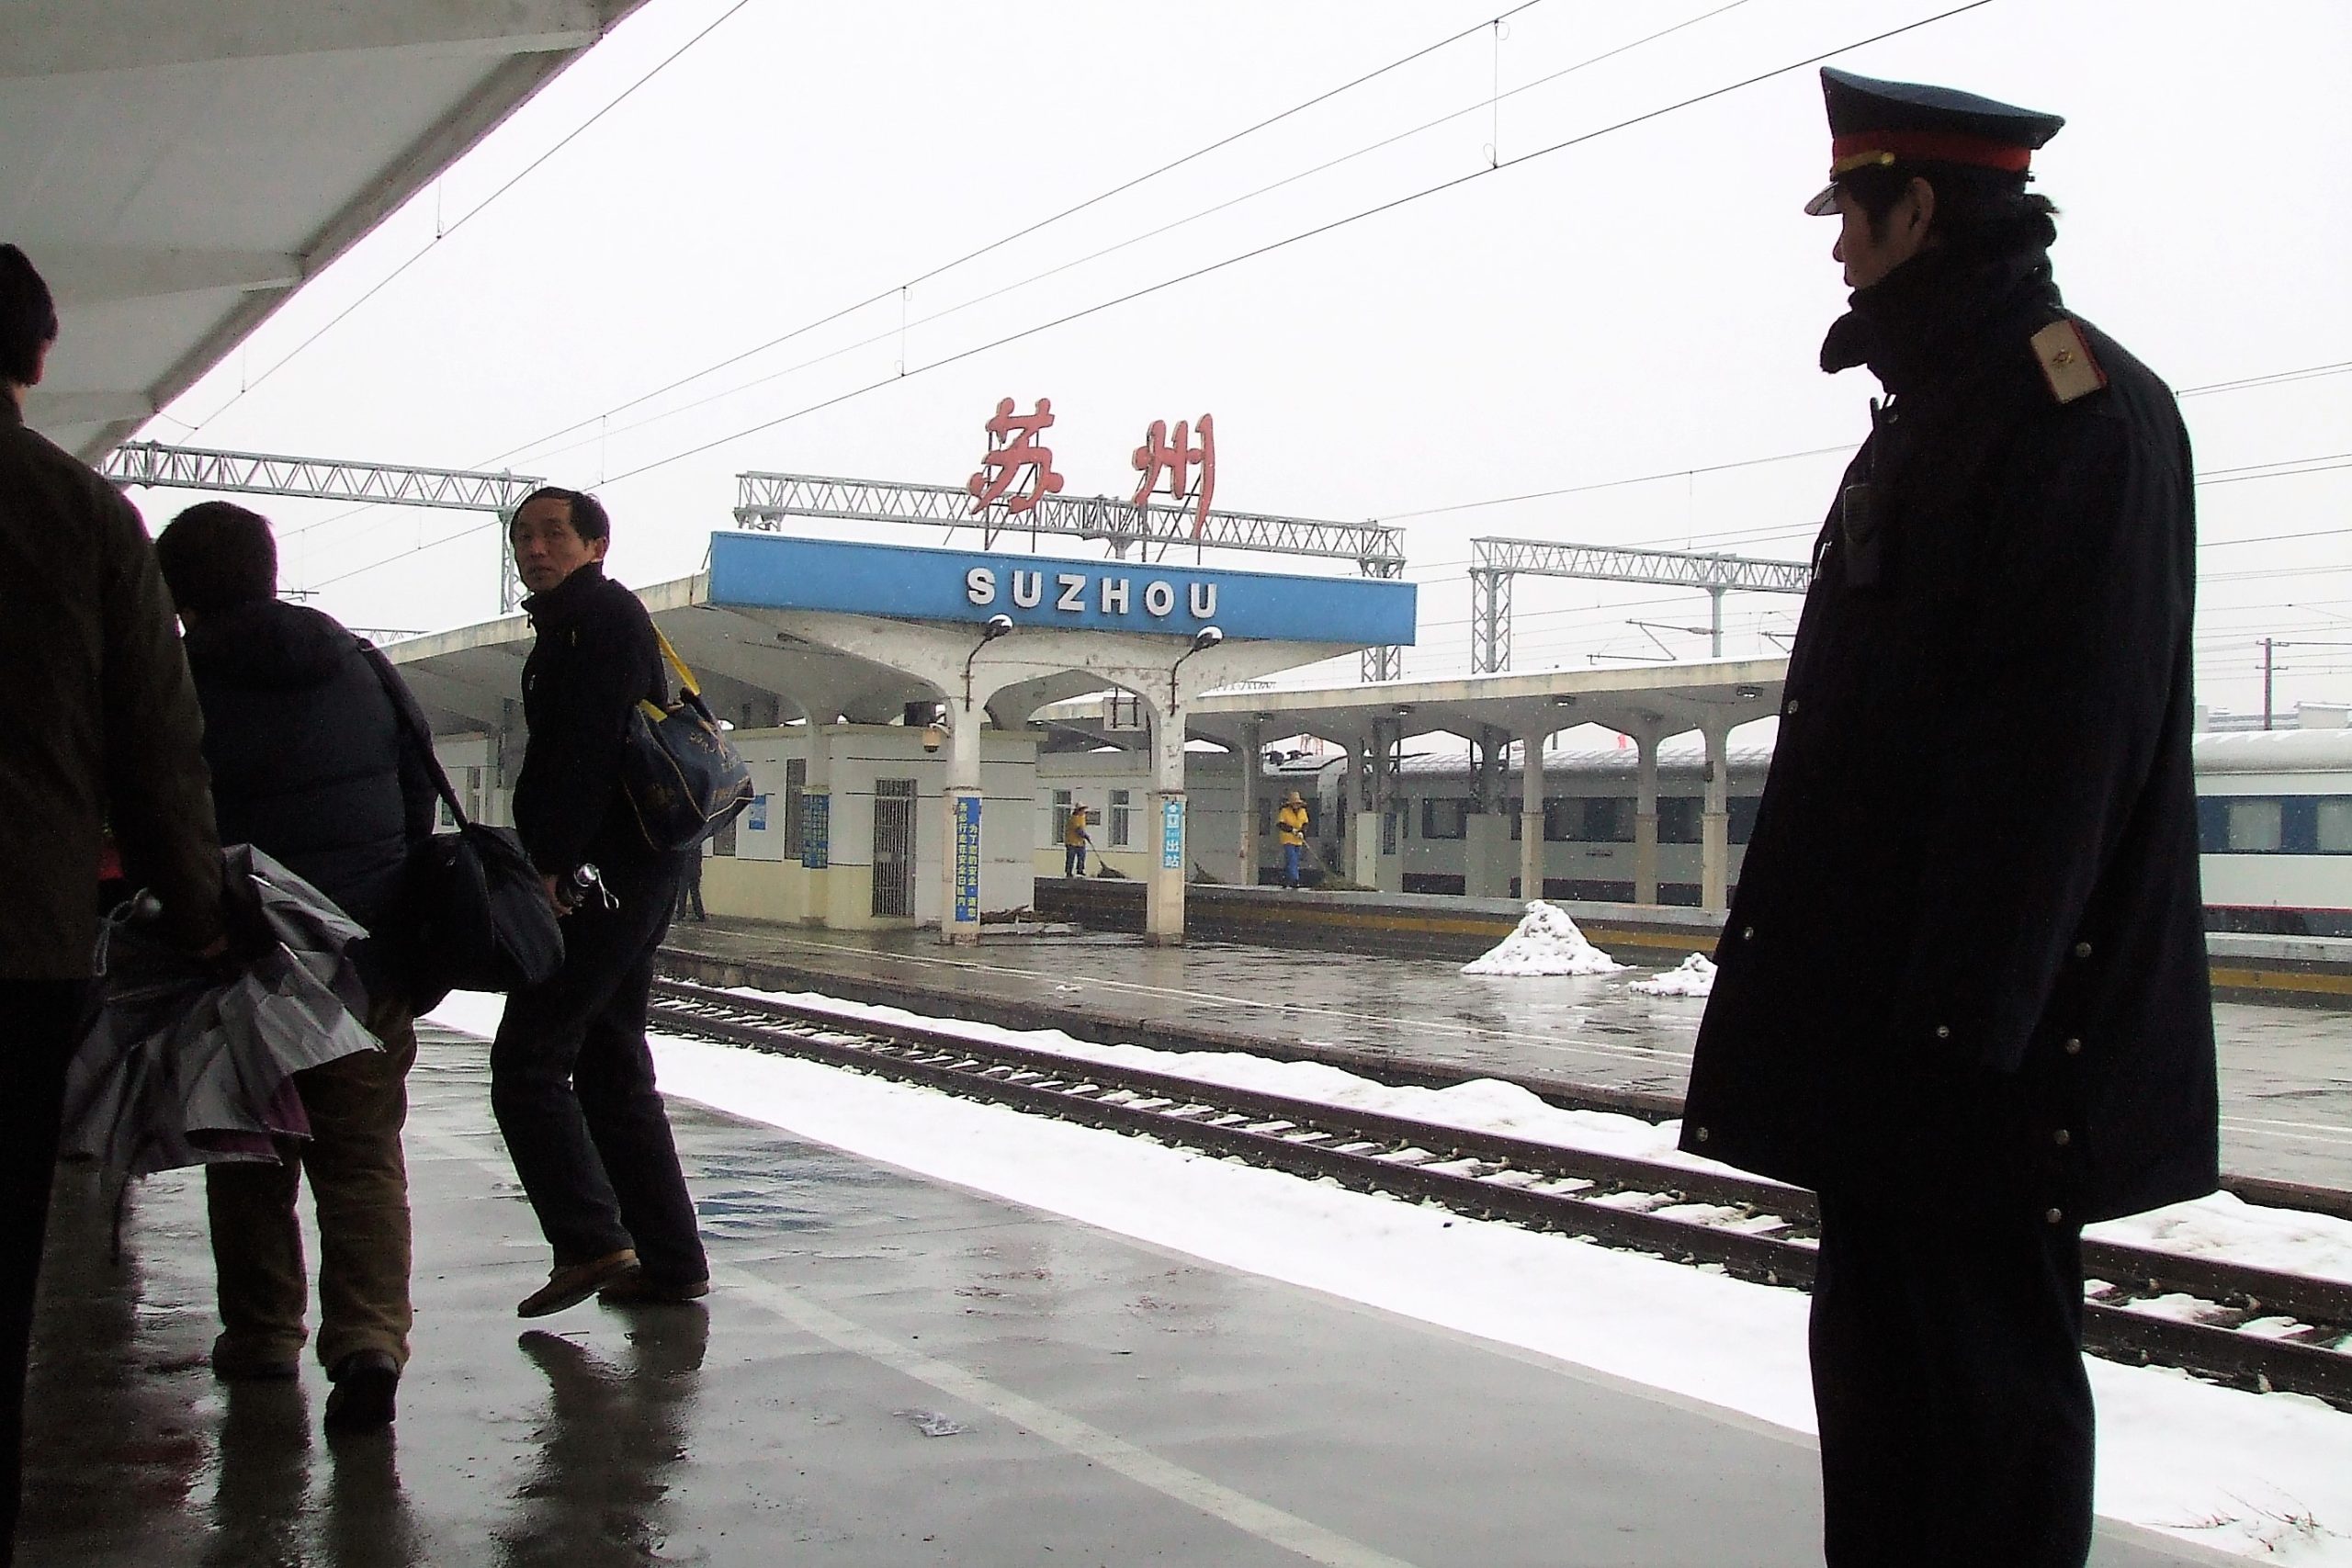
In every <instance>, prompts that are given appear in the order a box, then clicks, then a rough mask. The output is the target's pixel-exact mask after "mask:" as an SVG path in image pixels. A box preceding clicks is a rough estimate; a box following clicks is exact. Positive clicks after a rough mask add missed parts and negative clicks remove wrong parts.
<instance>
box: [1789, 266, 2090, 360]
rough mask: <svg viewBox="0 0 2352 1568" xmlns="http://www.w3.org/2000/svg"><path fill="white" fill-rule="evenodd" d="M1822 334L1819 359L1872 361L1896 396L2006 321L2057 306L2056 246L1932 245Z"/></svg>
mask: <svg viewBox="0 0 2352 1568" xmlns="http://www.w3.org/2000/svg"><path fill="white" fill-rule="evenodd" d="M1847 303H1848V306H1849V309H1848V310H1847V312H1846V314H1844V315H1842V316H1840V317H1838V320H1837V321H1836V322H1834V323H1833V324H1832V325H1831V326H1830V329H1829V335H1828V336H1827V337H1826V338H1824V339H1823V340H1822V344H1821V367H1822V369H1824V370H1825V371H1827V372H1829V373H1831V374H1832V375H1834V374H1836V373H1837V372H1838V371H1840V370H1849V369H1851V368H1853V367H1855V366H1857V365H1867V366H1869V367H1870V368H1871V374H1872V375H1874V376H1876V377H1877V378H1879V381H1880V383H1881V384H1882V385H1883V386H1884V387H1885V388H1886V389H1887V391H1888V392H1890V393H1892V394H1894V396H1896V397H1901V396H1903V395H1905V393H1910V392H1917V391H1921V390H1925V389H1928V388H1930V387H1933V386H1936V385H1939V384H1941V383H1945V382H1948V381H1950V380H1951V379H1952V378H1954V377H1955V376H1957V375H1958V374H1959V373H1960V372H1961V371H1962V369H1964V368H1965V367H1967V366H1968V365H1969V364H1970V363H1971V362H1972V361H1973V360H1974V359H1976V358H1977V357H1979V356H1980V355H1982V354H1983V353H1984V351H1985V348H1986V347H1987V346H1988V345H1990V344H1997V343H2002V342H2006V341H2008V339H2009V338H2010V336H2011V334H2010V333H2008V332H2007V331H2006V330H2005V329H2006V328H2007V327H2008V326H2009V325H2011V324H2013V323H2014V324H2016V325H2018V326H2019V327H2021V328H2023V329H2024V332H2023V333H2019V334H2018V335H2019V336H2022V335H2027V334H2030V331H2031V329H2032V327H2034V326H2036V325H2039V324H2041V323H2045V322H2048V321H2054V320H2055V319H2056V318H2057V317H2058V316H2059V315H2060V313H2061V308H2060V302H2059V298H2058V284H2057V282H2056V280H2055V279H2054V278H2053V277H2052V276H2051V270H2050V253H2049V252H2048V251H2046V250H2044V249H2042V248H2041V247H2040V246H2033V247H2030V248H2026V249H2019V250H2014V251H2005V252H1995V253H1990V254H1988V253H1985V252H1981V251H1966V250H1954V249H1951V248H1949V247H1946V246H1941V245H1939V246H1936V247H1935V248H1933V249H1930V250H1925V251H1922V252H1920V253H1919V254H1917V255H1916V256H1913V257H1912V258H1911V259H1910V260H1909V261H1906V262H1905V263H1904V264H1903V265H1900V266H1898V267H1896V268H1895V269H1894V271H1893V272H1890V273H1888V274H1887V275H1886V276H1884V277H1883V278H1881V279H1879V281H1878V282H1876V283H1873V284H1871V286H1870V287H1869V288H1857V289H1856V290H1854V292H1853V295H1852V297H1851V298H1850V299H1849V300H1848V302H1847Z"/></svg>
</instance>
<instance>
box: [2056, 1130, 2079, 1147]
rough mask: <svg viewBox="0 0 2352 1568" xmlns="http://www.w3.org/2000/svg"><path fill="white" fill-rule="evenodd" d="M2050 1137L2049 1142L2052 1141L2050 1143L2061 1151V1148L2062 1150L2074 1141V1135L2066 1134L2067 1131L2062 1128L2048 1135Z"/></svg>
mask: <svg viewBox="0 0 2352 1568" xmlns="http://www.w3.org/2000/svg"><path fill="white" fill-rule="evenodd" d="M2050 1137H2051V1141H2052V1143H2054V1144H2056V1145H2058V1146H2059V1147H2060V1148H2062V1149H2063V1148H2064V1147H2065V1146H2066V1145H2068V1144H2071V1143H2073V1142H2074V1141H2075V1134H2072V1133H2069V1132H2068V1131H2066V1129H2065V1128H2064V1127H2061V1128H2059V1129H2058V1130H2057V1131H2056V1132H2055V1133H2052V1134H2050Z"/></svg>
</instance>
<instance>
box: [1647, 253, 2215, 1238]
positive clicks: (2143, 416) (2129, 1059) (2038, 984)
mask: <svg viewBox="0 0 2352 1568" xmlns="http://www.w3.org/2000/svg"><path fill="white" fill-rule="evenodd" d="M2062 323H2063V324H2062ZM2053 324H2056V325H2055V326H2054V331H2053V330H2049V329H2052V328H2053ZM2037 333H2040V334H2041V336H2039V337H2037V335H2036V334H2037ZM2085 354H2087V355H2088V356H2089V358H2090V360H2091V362H2092V363H2090V364H2087V365H2086V364H2085V363H2084V360H2083V355H2085ZM1865 360H1866V361H1867V362H1868V363H1869V364H1870V366H1871V369H1872V370H1873V371H1874V372H1876V373H1877V374H1878V376H1879V378H1880V379H1881V380H1882V381H1883V383H1884V384H1885V386H1886V388H1887V389H1888V390H1889V391H1890V392H1891V393H1893V394H1894V398H1893V401H1892V403H1891V404H1890V406H1889V407H1887V408H1886V409H1885V410H1884V411H1883V412H1880V413H1877V414H1876V415H1875V416H1874V421H1873V424H1874V428H1873V430H1872V433H1871V438H1870V440H1869V441H1868V442H1867V443H1866V444H1865V445H1864V446H1863V447H1862V449H1861V451H1860V454H1858V455H1857V456H1856V457H1855V458H1854V460H1853V462H1852V464H1851V465H1850V466H1849V468H1848V469H1847V473H1846V477H1845V480H1844V483H1843V485H1842V486H1841V494H1840V497H1839V501H1838V504H1836V505H1834V506H1833V507H1832V509H1831V513H1830V518H1829V522H1828V525H1827V526H1826V528H1825V529H1824V531H1823V534H1822V536H1821V541H1820V544H1819V546H1818V547H1817V549H1816V554H1815V563H1816V567H1817V573H1816V576H1815V581H1814V584H1813V588H1812V591H1811V592H1810V593H1809V594H1808V595H1807V596H1806V600H1805V605H1804V616H1803V620H1802V622H1801V624H1800V626H1799V628H1798V632H1797V637H1796V642H1795V645H1794V647H1793V649H1792V652H1791V656H1790V664H1789V675H1788V682H1787V690H1786V697H1785V701H1784V703H1783V705H1782V709H1781V730H1780V739H1779V741H1778V743H1777V745H1776V747H1775V749H1774V754H1773V759H1772V768H1771V773H1770V778H1769V779H1768V780H1767V782H1766V784H1765V790H1764V797H1763V800H1762V802H1761V803H1760V805H1759V807H1758V814H1757V819H1756V824H1755V828H1754V831H1753V834H1752V837H1751V838H1750V840H1749V843H1748V846H1747V860H1746V863H1745V864H1744V866H1743V868H1742V873H1741V876H1740V880H1739V886H1738V889H1737V894H1736V897H1735V898H1734V900H1733V903H1732V908H1731V913H1730V919H1729V921H1728V923H1727V925H1726V927H1725V930H1724V938H1723V941H1722V943H1721V945H1720V946H1719V947H1718V949H1717V951H1716V954H1715V957H1716V961H1717V963H1718V964H1720V965H1721V969H1720V972H1719V974H1718V976H1717V977H1716V982H1715V987H1714V992H1713V998H1712V999H1711V1001H1710V1002H1709V1005H1708V1008H1707V1012H1706V1017H1705V1020H1704V1021H1703V1022H1702V1025H1701V1027H1700V1033H1699V1042H1698V1051H1697V1056H1696V1059H1695V1061H1694V1062H1693V1064H1692V1069H1691V1089H1690V1096H1689V1101H1688V1109H1687V1115H1686V1119H1685V1122H1684V1125H1683V1133H1682V1146H1683V1147H1684V1148H1686V1149H1688V1150H1691V1151H1692V1152H1694V1153H1699V1154H1704V1155H1708V1156H1713V1157H1714V1158H1717V1159H1722V1160H1725V1161H1728V1162H1729V1163H1731V1164H1733V1165H1736V1166H1738V1167H1741V1168H1745V1169H1748V1170H1752V1171H1756V1172H1758V1173H1759V1174H1761V1175H1765V1176H1770V1177H1774V1178H1778V1179H1781V1180H1784V1181H1791V1182H1795V1183H1798V1184H1801V1185H1804V1186H1808V1187H1812V1188H1815V1189H1818V1190H1835V1191H1838V1192H1840V1193H1844V1194H1849V1195H1850V1196H1852V1197H1854V1198H1857V1199H1863V1200H1868V1201H1875V1202H1879V1203H1883V1204H1892V1205H1897V1206H1913V1205H1916V1206H1919V1207H1926V1206H1928V1205H1930V1204H1940V1203H1943V1202H1947V1201H1952V1200H1955V1199H1962V1198H1966V1197H1971V1196H1974V1197H1982V1198H1985V1199H1987V1200H1989V1201H1995V1202H1997V1203H1999V1204H2000V1205H2001V1206H2003V1207H2011V1206H2013V1205H2018V1204H2023V1205H2028V1206H2030V1208H2031V1209H2033V1210H2055V1211H2058V1213H2056V1214H2053V1215H2052V1216H2051V1217H2052V1219H2053V1220H2056V1219H2059V1218H2062V1217H2063V1218H2064V1220H2065V1221H2067V1222H2069V1223H2086V1222H2089V1221H2095V1220H2098V1219H2102V1218H2109V1217H2112V1216H2114V1215H2118V1214H2123V1213H2133V1212H2136V1211H2138V1210H2142V1209H2146V1208H2150V1207H2154V1206H2156V1205H2159V1204H2163V1203H2168V1202H2173V1201H2179V1200H2183V1199H2188V1198H2193V1197H2197V1196H2199V1195H2200V1194H2203V1193H2206V1192H2209V1191H2211V1190H2213V1188H2214V1186H2215V1185H2216V1181H2217V1160H2218V1151H2217V1143H2218V1131H2217V1114H2218V1112H2217V1104H2216V1091H2215V1083H2214V1057H2213V1032H2212V1016H2211V1002H2210V998H2209V997H2208V994H2207V969H2206V954H2205V942H2204V934H2203V930H2202V909H2201V903H2202V900H2201V898H2200V896H2199V887H2198V861H2197V856H2198V840H2197V822H2196V798H2195V793H2194V787H2193V784H2192V781H2191V776H2190V767H2189V737H2190V733H2191V730H2192V728H2193V717H2192V708H2191V695H2190V681H2191V671H2190V662H2189V632H2190V611H2191V603H2192V597H2193V585H2194V581H2195V570H2196V561H2195V540H2194V506H2193V500H2192V492H2191V490H2190V470H2189V454H2188V439H2187V436H2186V434H2185V433H2184V431H2183V428H2182V425H2181V422H2180V416H2179V412H2178V410H2177V407H2176V406H2175V404H2174V401H2173V398H2172V394H2171V392H2170V390H2169V389H2167V388H2166V387H2165V384H2164V383H2163V382H2162V381H2161V380H2159V379H2158V378H2156V377H2155V376H2154V374H2153V373H2152V372H2150V371H2149V370H2148V369H2147V368H2146V367H2143V366H2142V365H2141V364H2140V363H2139V362H2138V361H2137V360H2135V359H2133V358H2132V357H2131V355H2129V354H2127V353H2125V352H2124V351H2123V349H2122V348H2121V347H2120V346H2119V345H2118V344H2116V343H2115V342H2114V340H2112V339H2111V338H2109V337H2108V336H2107V335H2106V334H2104V333H2100V332H2099V331H2098V330H2097V329H2096V328H2094V327H2092V326H2090V325H2089V324H2088V323H2086V322H2083V321H2079V320H2078V319H2076V318H2074V317H2071V316H2069V315H2068V314H2067V313H2066V312H2065V311H2064V310H2063V308H2062V307H2061V304H2060V301H2059V297H2058V291H2057V288H2056V287H2055V285H2054V284H2053V283H2052V281H2051V277H2050V272H2049V265H2048V262H2047V259H2046V257H2044V256H2043V255H2042V254H2040V253H2039V252H2036V253H2032V254H2020V255H2014V256H2009V257H2006V258H1982V257H1978V258H1974V259H1966V258H1957V257H1954V256H1951V255H1949V254H1945V253H1943V252H1940V251H1933V250H1931V251H1929V252H1927V253H1925V254H1922V255H1921V256H1919V257H1917V258H1915V259H1914V260H1913V261H1911V262H1910V263H1908V264H1906V265H1904V266H1902V267H1899V268H1897V269H1896V270H1895V271H1894V273H1892V274H1891V275H1889V276H1888V277H1886V278H1885V279H1883V281H1882V282H1881V283H1879V284H1878V285H1876V286H1874V287H1873V288H1867V289H1863V290H1860V291H1858V292H1857V294H1856V295H1855V297H1854V310H1853V313H1852V314H1850V315H1849V316H1848V317H1846V318H1845V319H1844V320H1842V321H1840V322H1839V323H1838V326H1837V327H1836V328H1835V329H1833V331H1832V333H1831V334H1830V338H1829V341H1828V343H1827V344H1825V345H1824V349H1823V366H1824V368H1825V369H1833V370H1834V369H1841V368H1844V367H1846V366H1848V365H1851V364H1857V363H1862V362H1864V361H1865Z"/></svg>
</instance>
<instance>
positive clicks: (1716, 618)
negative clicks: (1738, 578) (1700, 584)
mask: <svg viewBox="0 0 2352 1568" xmlns="http://www.w3.org/2000/svg"><path fill="white" fill-rule="evenodd" d="M1707 597H1708V598H1709V599H1710V600H1712V601H1713V611H1714V614H1713V616H1712V617H1711V618H1710V620H1709V626H1710V629H1711V630H1712V631H1713V634H1714V637H1713V650H1714V656H1715V657H1716V658H1717V659H1721V658H1722V657H1723V656H1724V591H1723V590H1722V589H1720V588H1710V589H1708V590H1707Z"/></svg>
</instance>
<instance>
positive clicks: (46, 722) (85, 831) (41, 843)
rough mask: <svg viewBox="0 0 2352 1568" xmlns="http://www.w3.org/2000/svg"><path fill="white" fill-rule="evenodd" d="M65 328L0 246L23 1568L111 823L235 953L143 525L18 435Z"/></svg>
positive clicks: (8, 1417) (1, 771)
mask: <svg viewBox="0 0 2352 1568" xmlns="http://www.w3.org/2000/svg"><path fill="white" fill-rule="evenodd" d="M57 330H58V320H57V308H56V305H55V303H54V301H53V300H52V299H51V296H50V292H49V286H48V284H47V283H45V282H43V281H42V279H41V276H40V273H39V272H37V271H35V270H34V268H33V265H32V263H31V262H30V261H29V260H28V259H27V258H26V256H25V254H24V252H22V251H20V250H18V249H17V247H16V246H14V245H0V729H5V731H6V736H7V739H6V743H5V744H0V865H5V866H6V868H7V884H6V896H5V897H0V1565H5V1564H6V1563H8V1562H13V1561H14V1560H15V1551H16V1549H15V1540H16V1532H17V1494H18V1488H19V1461H20V1459H21V1458H22V1446H23V1442H24V1397H25V1357H26V1351H27V1347H28V1343H29V1340H30V1336H31V1332H32V1315H33V1292H34V1284H35V1281H36V1280H38V1279H39V1277H40V1255H41V1241H42V1237H43V1234H44V1232H45V1231H46V1229H47V1226H48V1220H49V1200H50V1186H51V1174H52V1172H54V1171H55V1169H56V1168H57V1125H58V1118H59V1114H60V1111H61V1109H62V1104H63V1100H64V1094H65V1064H66V1060H67V1058H68V1057H69V1056H71V1055H72V1054H73V1049H74V1041H75V1040H76V1039H77V1038H78V1037H79V1031H80V1027H81V1025H82V1023H83V1021H84V1018H83V1009H84V1005H85V1001H86V1000H87V994H88V989H89V982H90V961H91V955H92V953H94V952H95V951H96V946H97V934H98V863H99V853H100V845H101V843H102V842H103V841H104V838H105V831H106V828H107V824H108V823H109V821H110V822H111V824H112V826H113V829H114V836H115V839H116V840H117V841H118V842H119V845H120V846H121V851H122V859H123V868H124V870H125V872H126V873H127V874H129V875H130V877H131V878H133V879H135V880H136V881H137V883H138V884H140V885H141V886H146V887H148V888H150V889H152V890H153V892H154V893H155V895H156V896H157V897H159V898H160V899H161V900H162V901H163V919H164V930H165V931H167V932H169V933H170V934H171V936H172V937H173V938H174V939H175V941H177V942H180V943H181V944H182V945H184V946H186V947H187V948H189V949H190V950H192V951H196V952H200V953H207V954H215V953H220V952H222V951H223V950H224V949H225V948H226V946H227V942H226V939H225V938H224V937H223V935H222V931H221V912H220V843H219V842H218V841H217V840H215V839H214V838H213V834H212V801H211V796H210V794H209V791H208V789H207V787H206V780H205V773H204V757H203V755H202V753H201V752H200V751H199V750H198V739H199V737H200V734H201V731H202V728H203V722H202V720H201V719H200V718H199V717H198V714H197V708H196V694H195V693H194V692H193V691H192V690H190V688H189V686H188V679H187V660H184V659H182V658H181V657H180V650H179V639H178V638H177V637H174V636H173V635H172V604H171V599H170V597H169V595H167V594H166V593H165V592H164V580H163V578H162V577H161V576H160V575H159V574H158V573H157V572H156V570H155V553H154V551H153V548H152V547H150V546H149V545H148V543H147V530H146V529H145V527H143V526H142V525H141V523H140V521H139V513H137V512H136V511H134V510H132V508H131V505H130V502H127V501H125V500H123V499H122V496H121V494H120V493H119V491H116V490H115V488H114V487H113V486H112V485H110V484H108V483H107V481H106V480H105V479H103V478H102V477H100V476H99V475H97V474H96V473H94V472H92V471H91V470H90V468H88V467H87V466H86V465H85V464H83V463H79V462H76V461H75V460H74V458H73V457H69V456H68V455H66V454H65V453H63V452H62V451H60V450H58V449H57V447H55V446H52V445H51V444H50V443H49V442H48V441H46V440H44V439H42V438H41V437H40V435H39V434H35V433H34V432H33V431H32V430H30V429H29V428H28V427H27V426H26V424H25V417H24V397H25V393H26V392H27V391H28V389H31V388H32V387H34V386H35V385H37V384H38V383H39V382H40V379H41V377H42V374H43V372H44V371H45V369H46V368H47V366H48V360H49V353H50V350H51V347H52V346H53V345H54V344H56V342H57Z"/></svg>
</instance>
